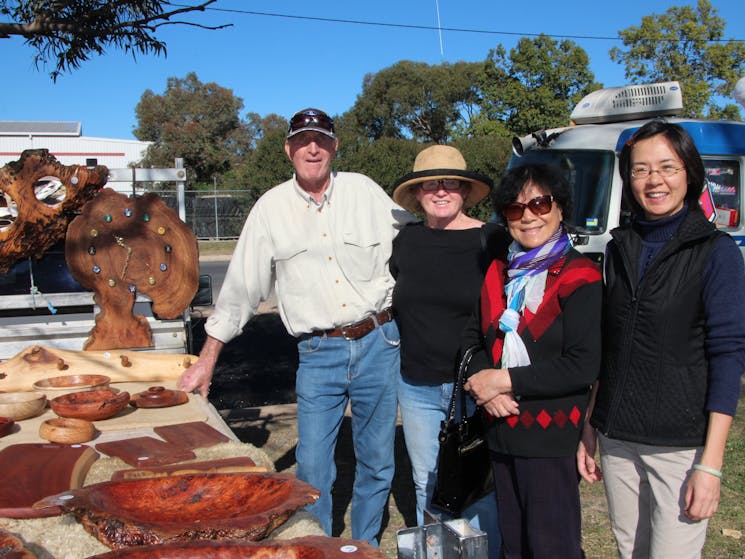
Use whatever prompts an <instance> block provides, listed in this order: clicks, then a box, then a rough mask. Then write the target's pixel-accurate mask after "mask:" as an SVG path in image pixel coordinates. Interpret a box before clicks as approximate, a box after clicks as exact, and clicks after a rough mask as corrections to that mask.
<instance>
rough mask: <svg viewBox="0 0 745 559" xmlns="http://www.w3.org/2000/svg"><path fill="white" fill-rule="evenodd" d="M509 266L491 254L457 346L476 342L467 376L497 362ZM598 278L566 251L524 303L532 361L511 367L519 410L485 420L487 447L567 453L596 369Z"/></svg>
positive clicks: (526, 453)
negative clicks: (539, 291)
mask: <svg viewBox="0 0 745 559" xmlns="http://www.w3.org/2000/svg"><path fill="white" fill-rule="evenodd" d="M506 269H507V264H506V262H505V261H502V260H495V261H494V262H492V264H491V266H490V267H489V269H488V270H487V273H486V277H485V278H484V284H483V286H482V288H481V299H480V302H479V309H478V312H477V315H474V316H473V317H472V318H471V321H470V323H469V326H468V327H467V328H466V330H465V331H464V335H463V348H464V349H465V348H466V347H469V346H470V345H473V344H480V345H481V347H482V349H481V351H479V352H477V353H476V354H474V356H473V359H472V360H471V364H470V367H469V370H468V374H469V375H471V374H475V373H477V372H478V371H480V370H482V369H485V368H499V364H500V359H501V354H502V344H503V342H504V333H503V332H501V331H500V330H499V317H500V316H501V314H502V311H504V308H505V304H506V300H505V294H504V282H505V280H506ZM601 303H602V283H601V276H600V271H599V270H598V268H597V266H596V265H595V263H594V262H592V261H591V260H590V259H588V258H586V257H584V256H582V255H581V254H580V253H579V252H577V251H576V250H574V249H572V250H571V251H570V252H569V253H568V254H567V255H566V256H565V257H563V258H562V259H561V260H559V261H558V262H557V263H556V264H554V265H553V266H552V267H551V268H549V270H548V275H547V278H546V289H545V292H544V296H543V301H542V302H541V305H540V306H539V307H538V309H537V311H536V313H535V314H533V313H531V312H530V311H529V310H528V309H525V311H524V314H523V316H522V317H521V319H520V325H519V327H518V333H519V334H520V336H521V338H522V340H523V342H524V343H525V347H526V348H527V351H528V355H529V356H530V361H531V364H530V365H526V366H521V367H513V368H511V369H510V377H511V379H512V386H513V393H514V394H515V396H517V397H518V398H519V400H518V404H519V407H520V414H519V415H513V416H509V417H506V418H493V417H490V418H489V425H490V429H489V434H488V435H489V437H488V438H489V448H490V449H491V450H493V451H495V452H500V453H503V454H509V455H513V456H522V457H558V456H570V455H573V454H574V453H575V451H576V449H577V443H578V441H579V437H580V432H581V426H582V422H583V421H584V417H585V412H586V409H587V402H588V398H589V392H590V386H591V384H592V383H593V382H594V381H595V379H597V377H598V373H599V368H600V357H601V354H600V340H601V328H600V321H601Z"/></svg>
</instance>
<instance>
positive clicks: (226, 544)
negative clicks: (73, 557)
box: [88, 536, 385, 559]
mask: <svg viewBox="0 0 745 559" xmlns="http://www.w3.org/2000/svg"><path fill="white" fill-rule="evenodd" d="M214 557H219V558H220V559H280V558H286V557H296V558H302V559H385V554H384V553H383V552H382V551H380V550H379V549H376V548H374V547H373V546H371V545H370V544H369V543H367V542H361V541H359V540H349V539H346V538H329V537H327V536H303V537H301V538H294V539H291V540H271V541H263V542H237V541H212V542H187V543H182V544H164V545H147V546H139V547H130V548H123V549H119V550H117V551H109V552H108V553H102V554H100V555H94V556H93V557H89V558H88V559H210V558H214Z"/></svg>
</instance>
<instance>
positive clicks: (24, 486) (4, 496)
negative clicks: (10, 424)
mask: <svg viewBox="0 0 745 559" xmlns="http://www.w3.org/2000/svg"><path fill="white" fill-rule="evenodd" d="M97 458H98V454H97V453H96V451H94V450H93V449H92V448H91V447H89V446H86V445H73V446H63V445H58V444H52V443H26V444H14V445H10V446H8V447H6V448H4V449H3V450H0V472H2V475H0V516H2V517H5V518H42V517H46V516H56V515H58V514H61V512H62V509H61V508H59V507H49V508H43V509H35V508H33V506H32V505H33V504H34V503H35V502H37V501H39V500H41V499H43V498H44V497H48V496H49V495H56V494H57V493H62V492H63V491H68V490H70V489H77V488H78V487H81V486H82V485H83V481H84V480H85V476H86V474H87V473H88V470H89V469H90V467H91V464H93V462H95V461H96V459H97Z"/></svg>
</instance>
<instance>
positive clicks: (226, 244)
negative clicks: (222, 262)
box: [197, 241, 237, 254]
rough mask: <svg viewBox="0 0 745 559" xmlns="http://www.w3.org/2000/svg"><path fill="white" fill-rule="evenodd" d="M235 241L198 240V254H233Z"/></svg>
mask: <svg viewBox="0 0 745 559" xmlns="http://www.w3.org/2000/svg"><path fill="white" fill-rule="evenodd" d="M236 243H237V241H198V242H197V244H198V245H199V254H233V249H235V244H236Z"/></svg>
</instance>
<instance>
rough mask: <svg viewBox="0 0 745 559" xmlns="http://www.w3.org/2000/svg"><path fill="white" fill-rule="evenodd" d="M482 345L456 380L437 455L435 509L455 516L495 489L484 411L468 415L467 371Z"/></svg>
mask: <svg viewBox="0 0 745 559" xmlns="http://www.w3.org/2000/svg"><path fill="white" fill-rule="evenodd" d="M478 347H479V346H472V347H469V348H468V349H467V350H466V351H465V353H464V354H463V357H462V358H461V361H460V365H459V366H458V371H457V374H456V378H455V385H454V387H453V396H452V398H451V399H450V406H449V408H448V416H447V419H446V420H445V421H443V422H442V423H441V425H440V434H439V437H438V438H439V441H440V450H439V452H438V454H437V476H436V481H435V489H434V493H433V495H432V503H431V504H432V506H434V507H437V508H438V509H441V510H443V511H445V512H447V513H448V514H450V515H452V516H457V515H459V514H460V513H461V512H462V511H463V509H464V508H466V507H467V506H468V505H470V504H472V503H473V502H475V501H477V500H479V499H480V498H481V497H483V496H485V495H487V494H488V493H490V492H491V491H492V490H493V489H494V478H493V477H492V470H491V460H490V459H489V448H488V446H487V443H486V434H485V433H486V424H485V421H484V417H483V414H482V412H481V408H476V411H475V413H474V414H473V415H471V416H470V417H468V416H467V413H466V391H465V390H464V389H463V385H464V384H465V376H466V369H467V368H468V364H469V363H470V361H471V357H472V356H473V354H474V352H475V351H476V350H477V349H478ZM458 398H460V419H459V420H456V418H455V408H456V402H457V400H458Z"/></svg>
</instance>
